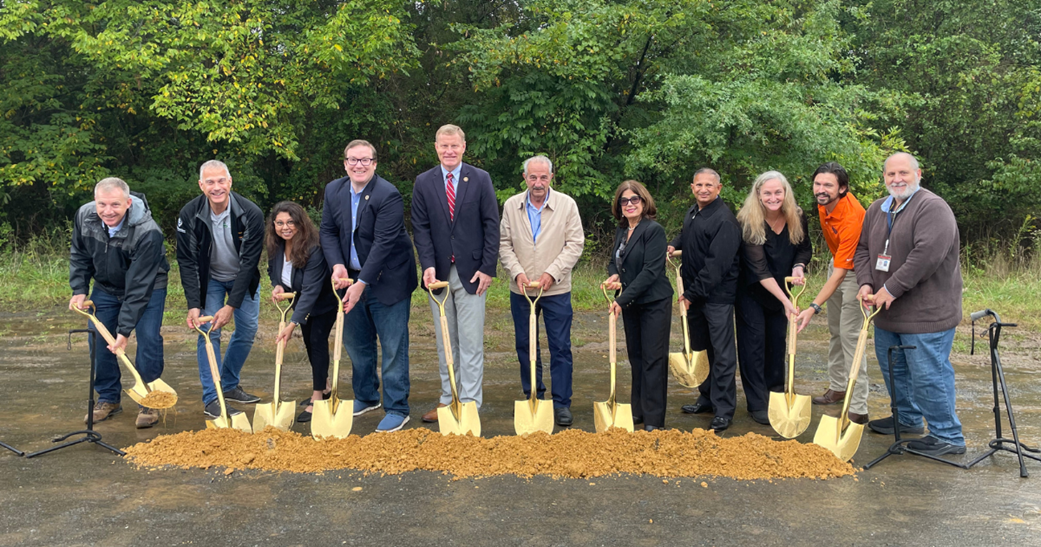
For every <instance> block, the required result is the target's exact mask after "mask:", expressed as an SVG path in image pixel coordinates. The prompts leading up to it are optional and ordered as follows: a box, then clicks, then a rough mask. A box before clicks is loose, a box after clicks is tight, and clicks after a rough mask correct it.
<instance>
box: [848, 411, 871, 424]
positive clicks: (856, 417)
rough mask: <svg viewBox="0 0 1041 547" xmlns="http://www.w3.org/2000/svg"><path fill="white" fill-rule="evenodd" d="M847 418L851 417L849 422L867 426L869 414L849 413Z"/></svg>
mask: <svg viewBox="0 0 1041 547" xmlns="http://www.w3.org/2000/svg"><path fill="white" fill-rule="evenodd" d="M847 416H849V421H851V422H853V423H855V424H860V425H866V424H867V423H868V415H867V414H857V413H856V412H849V413H848V414H847Z"/></svg>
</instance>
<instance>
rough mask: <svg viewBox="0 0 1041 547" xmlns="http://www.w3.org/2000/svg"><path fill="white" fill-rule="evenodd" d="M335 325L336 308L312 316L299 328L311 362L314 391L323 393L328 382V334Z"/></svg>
mask: <svg viewBox="0 0 1041 547" xmlns="http://www.w3.org/2000/svg"><path fill="white" fill-rule="evenodd" d="M335 324H336V308H333V309H331V310H329V311H327V312H325V313H323V314H321V315H314V314H312V315H311V316H310V317H309V318H308V319H307V322H306V323H304V324H303V325H301V326H300V330H301V331H302V334H303V335H304V347H305V348H307V360H308V361H310V362H311V379H312V380H313V388H312V389H314V390H315V391H325V387H326V385H327V384H328V382H329V333H330V332H332V331H333V325H335Z"/></svg>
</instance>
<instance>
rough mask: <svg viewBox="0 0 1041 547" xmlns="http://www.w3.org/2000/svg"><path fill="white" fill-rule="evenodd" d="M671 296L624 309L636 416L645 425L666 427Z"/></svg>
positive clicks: (623, 318)
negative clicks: (641, 419)
mask: <svg viewBox="0 0 1041 547" xmlns="http://www.w3.org/2000/svg"><path fill="white" fill-rule="evenodd" d="M671 319H672V298H663V299H661V300H658V301H657V302H649V303H647V304H633V305H631V306H629V307H628V308H626V309H625V310H624V311H622V323H623V324H624V325H625V348H626V352H627V353H628V355H629V365H630V366H631V367H632V371H633V392H632V399H631V401H632V406H633V417H641V416H642V417H643V420H644V424H645V425H653V426H655V427H665V396H666V392H667V391H668V378H669V374H668V373H669V363H668V361H669V323H670V322H671Z"/></svg>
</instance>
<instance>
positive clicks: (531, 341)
mask: <svg viewBox="0 0 1041 547" xmlns="http://www.w3.org/2000/svg"><path fill="white" fill-rule="evenodd" d="M535 288H538V289H539V294H538V296H536V297H535V299H534V300H532V299H531V296H529V295H528V289H535ZM520 289H521V292H522V293H524V298H526V299H527V300H528V307H529V308H530V310H529V311H530V313H529V314H528V358H529V359H530V360H531V384H530V385H531V397H530V398H529V399H528V400H529V401H530V403H531V412H532V414H534V413H535V405H536V404H537V403H536V399H537V397H536V391H537V390H536V386H535V362H536V360H537V358H538V353H537V352H536V349H535V348H536V343H537V341H538V324H537V323H538V320H537V319H536V318H535V305H536V304H537V303H538V301H539V298H542V289H541V285H539V284H538V282H531V283H528V284H527V285H526V286H524V287H521V288H520Z"/></svg>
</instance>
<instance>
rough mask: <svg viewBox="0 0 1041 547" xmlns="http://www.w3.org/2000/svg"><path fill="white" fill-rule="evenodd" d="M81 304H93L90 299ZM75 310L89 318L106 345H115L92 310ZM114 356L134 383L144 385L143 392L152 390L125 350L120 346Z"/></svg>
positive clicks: (89, 305)
mask: <svg viewBox="0 0 1041 547" xmlns="http://www.w3.org/2000/svg"><path fill="white" fill-rule="evenodd" d="M83 305H84V306H87V307H88V308H90V307H93V306H94V303H93V302H91V301H90V300H87V301H85V302H83ZM76 311H77V312H79V313H81V314H83V315H86V316H87V319H90V322H91V323H93V324H94V329H95V330H97V331H98V334H100V335H101V337H102V338H104V339H105V342H106V343H107V344H108V345H110V346H114V345H116V339H115V338H113V337H112V333H111V332H109V331H108V328H107V327H105V324H104V323H102V322H101V320H100V319H98V316H96V315H94V314H93V313H92V312H88V311H84V310H82V309H80V310H76ZM116 357H118V358H119V360H120V361H121V362H122V363H123V365H125V366H126V367H127V370H129V371H130V375H131V376H133V377H134V385H135V386H137V385H141V386H144V387H145V393H151V392H152V390H151V389H150V388H149V387H148V384H146V383H145V382H144V380H142V379H141V375H140V374H139V373H138V372H137V368H135V367H134V364H133V363H131V362H130V358H129V357H127V355H126V352H125V351H123V349H122V348H120V349H117V350H116Z"/></svg>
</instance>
